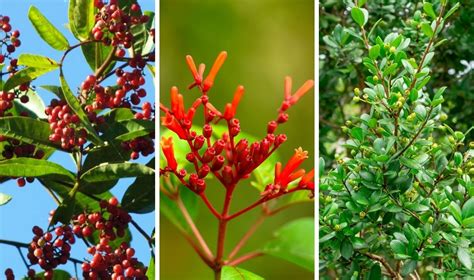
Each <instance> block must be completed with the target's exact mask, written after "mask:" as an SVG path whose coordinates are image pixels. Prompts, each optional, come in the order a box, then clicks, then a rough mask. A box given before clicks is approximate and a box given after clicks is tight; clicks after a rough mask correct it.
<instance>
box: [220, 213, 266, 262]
mask: <svg viewBox="0 0 474 280" xmlns="http://www.w3.org/2000/svg"><path fill="white" fill-rule="evenodd" d="M266 218H267V216H266V215H261V216H260V217H259V218H258V219H257V221H255V223H254V224H253V225H252V226H251V227H250V228H249V230H248V231H247V232H246V233H245V235H244V236H243V237H242V239H241V240H240V241H239V243H237V245H236V246H235V247H234V249H233V250H232V252H231V253H230V254H229V257H228V259H229V260H232V259H233V258H234V257H235V256H236V255H237V253H239V251H240V249H242V247H243V246H244V245H245V243H247V241H248V240H249V238H250V237H251V236H252V235H253V234H254V233H255V231H256V230H257V229H258V228H259V227H260V225H261V224H262V223H263V222H264V221H265V219H266Z"/></svg>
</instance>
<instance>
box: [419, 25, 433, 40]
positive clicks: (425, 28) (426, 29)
mask: <svg viewBox="0 0 474 280" xmlns="http://www.w3.org/2000/svg"><path fill="white" fill-rule="evenodd" d="M421 31H422V32H423V33H424V34H425V35H426V36H428V38H431V37H433V29H432V28H431V25H429V23H426V22H423V23H422V24H421Z"/></svg>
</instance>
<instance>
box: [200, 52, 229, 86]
mask: <svg viewBox="0 0 474 280" xmlns="http://www.w3.org/2000/svg"><path fill="white" fill-rule="evenodd" d="M226 58H227V52H225V51H223V52H221V53H220V54H219V55H218V56H217V58H216V61H215V62H214V64H213V65H212V67H211V70H210V71H209V74H208V75H207V77H206V79H204V82H203V87H202V90H203V91H204V92H207V91H209V89H210V88H211V87H212V85H213V84H214V79H215V78H216V75H217V72H219V69H220V68H221V67H222V64H224V61H225V59H226Z"/></svg>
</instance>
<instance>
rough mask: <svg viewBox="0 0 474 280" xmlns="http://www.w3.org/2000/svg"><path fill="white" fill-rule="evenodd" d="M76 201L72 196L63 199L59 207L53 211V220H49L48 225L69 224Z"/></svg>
mask: <svg viewBox="0 0 474 280" xmlns="http://www.w3.org/2000/svg"><path fill="white" fill-rule="evenodd" d="M75 207H76V201H75V199H74V197H73V196H68V197H66V198H64V199H63V201H62V202H61V205H59V207H58V208H56V211H54V215H53V218H52V219H51V222H50V225H55V224H56V223H58V222H60V223H63V224H69V223H70V220H71V218H72V216H73V215H74V213H75Z"/></svg>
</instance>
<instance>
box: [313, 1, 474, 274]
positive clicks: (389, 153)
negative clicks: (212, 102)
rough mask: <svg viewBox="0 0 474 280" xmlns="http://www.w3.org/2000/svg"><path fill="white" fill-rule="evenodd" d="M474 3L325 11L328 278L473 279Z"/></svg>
mask: <svg viewBox="0 0 474 280" xmlns="http://www.w3.org/2000/svg"><path fill="white" fill-rule="evenodd" d="M473 10H474V5H473V3H472V1H447V0H432V1H411V0H405V1H361V0H359V1H321V2H320V6H319V16H320V17H319V26H320V28H319V42H320V45H319V53H320V56H319V91H320V93H321V94H320V96H319V98H320V99H319V102H320V108H319V120H320V123H319V129H320V133H319V137H320V142H319V153H320V170H321V173H322V175H321V178H320V181H319V186H318V187H319V204H320V206H319V275H320V278H321V279H473V277H474V270H473V267H472V262H473V249H474V246H473V241H474V235H473V228H474V223H473V221H474V198H473V195H474V188H473V186H474V185H473V183H472V178H471V177H472V176H473V175H474V169H473V166H474V159H473V154H474V142H473V140H474V138H473V133H472V128H473V122H472V119H473V112H474V111H473V108H474V106H473V100H474V98H473V97H474V95H473V91H472V89H473V86H474V83H473V79H472V71H471V70H472V65H473V61H474V56H473V54H474V53H473V49H472V47H471V46H472V43H471V42H472V39H473V36H474V29H473V22H472V11H473Z"/></svg>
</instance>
